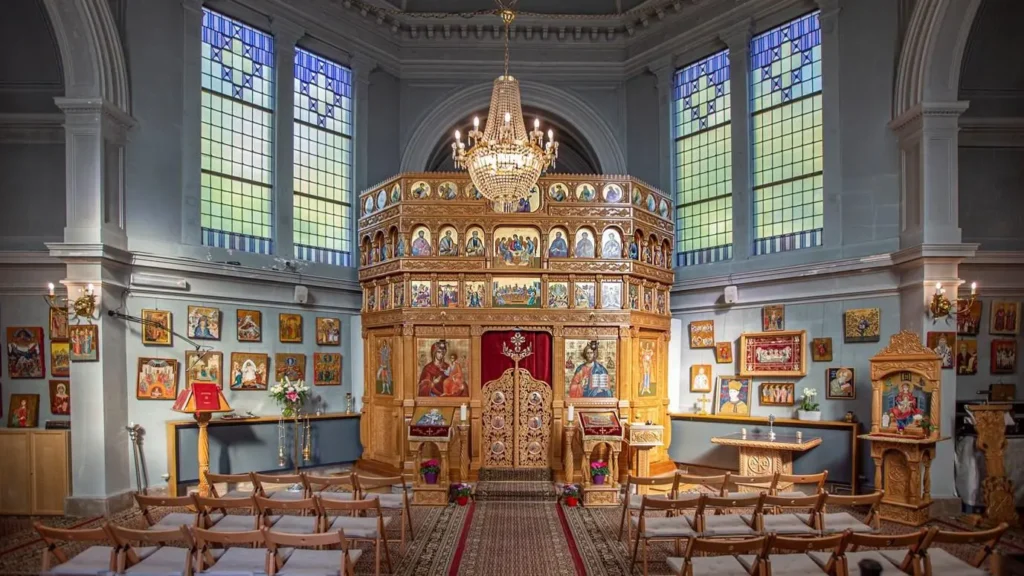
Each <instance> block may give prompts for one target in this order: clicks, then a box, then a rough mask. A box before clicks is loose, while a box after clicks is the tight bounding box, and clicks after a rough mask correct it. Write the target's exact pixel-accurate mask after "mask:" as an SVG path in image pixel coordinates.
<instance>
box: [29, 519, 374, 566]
mask: <svg viewBox="0 0 1024 576" xmlns="http://www.w3.org/2000/svg"><path fill="white" fill-rule="evenodd" d="M36 530H37V531H38V532H39V534H40V536H42V539H43V542H44V543H45V544H46V549H45V550H44V552H43V566H42V573H43V574H54V575H56V574H61V575H75V576H113V575H122V574H131V575H132V576H172V575H174V576H193V574H203V575H205V576H256V575H261V574H267V575H268V576H310V575H313V574H317V575H327V574H337V575H339V576H354V575H355V564H356V563H357V562H358V561H359V558H360V557H361V556H362V550H359V549H357V548H352V547H351V546H350V543H349V538H348V537H346V534H345V531H344V529H339V530H332V531H326V532H322V533H315V534H292V533H285V532H278V531H275V530H273V529H271V528H267V527H263V528H260V529H258V530H247V531H241V532H218V531H214V530H207V529H204V528H199V527H196V526H179V527H178V528H167V529H158V530H155V529H151V530H135V529H131V528H125V527H122V526H117V525H114V524H110V523H106V524H104V525H103V526H101V527H99V528H86V529H78V530H61V529H58V528H48V527H46V526H43V525H42V524H40V523H38V522H37V523H36ZM61 541H70V542H85V543H96V545H93V546H90V547H89V548H87V549H86V550H85V551H83V552H81V553H80V554H78V555H76V556H74V557H73V558H69V557H68V556H67V554H66V553H65V552H64V551H63V550H62V549H61V548H60V542H61ZM108 544H112V545H108ZM53 560H56V561H57V563H56V564H54V562H53ZM389 571H390V567H389ZM378 573H379V566H378Z"/></svg>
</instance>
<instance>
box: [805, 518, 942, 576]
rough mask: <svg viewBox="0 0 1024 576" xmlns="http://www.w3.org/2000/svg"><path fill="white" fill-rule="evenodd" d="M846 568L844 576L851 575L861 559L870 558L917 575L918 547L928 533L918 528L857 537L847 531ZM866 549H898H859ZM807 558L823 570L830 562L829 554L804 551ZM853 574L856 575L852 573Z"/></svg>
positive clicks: (918, 564) (857, 535)
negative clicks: (862, 548)
mask: <svg viewBox="0 0 1024 576" xmlns="http://www.w3.org/2000/svg"><path fill="white" fill-rule="evenodd" d="M846 534H847V539H846V544H847V552H846V554H845V556H846V569H845V570H844V571H843V573H844V574H849V573H850V572H855V569H854V567H855V566H857V564H858V563H860V561H861V560H866V559H871V560H874V561H876V562H878V563H880V564H881V565H882V566H883V567H884V566H896V567H897V568H899V569H900V571H902V572H903V573H904V574H914V575H915V576H918V575H919V574H920V573H921V572H920V569H919V566H920V563H919V562H918V561H917V557H918V554H919V550H920V549H921V544H922V543H923V542H924V538H925V536H927V534H928V531H927V530H926V529H924V528H922V529H921V530H920V531H918V532H908V533H906V534H885V535H881V534H859V533H856V532H847V533H846ZM862 546H863V547H866V548H873V549H877V548H899V549H900V550H860V547H862ZM807 555H808V556H810V557H811V559H812V560H814V562H815V563H816V564H817V565H818V566H821V567H822V569H824V567H825V566H827V565H828V563H829V560H830V559H831V556H832V555H831V554H830V553H826V552H813V551H812V552H808V553H807ZM855 573H856V572H855Z"/></svg>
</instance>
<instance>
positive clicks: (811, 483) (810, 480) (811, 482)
mask: <svg viewBox="0 0 1024 576" xmlns="http://www.w3.org/2000/svg"><path fill="white" fill-rule="evenodd" d="M827 478H828V470H825V471H823V472H821V473H820V474H779V479H778V480H777V481H776V482H775V487H776V494H775V495H777V496H791V497H794V498H796V497H800V496H807V495H810V494H817V493H818V492H821V491H822V490H824V489H825V480H826V479H827ZM780 486H785V487H786V488H785V489H783V488H780ZM797 486H806V489H805V490H803V491H801V490H797V489H796V488H797Z"/></svg>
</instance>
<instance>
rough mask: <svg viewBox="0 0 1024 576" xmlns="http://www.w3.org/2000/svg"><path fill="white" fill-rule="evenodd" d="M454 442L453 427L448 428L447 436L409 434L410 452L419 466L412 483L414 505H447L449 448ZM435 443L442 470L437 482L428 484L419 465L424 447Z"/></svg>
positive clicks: (449, 480) (415, 463)
mask: <svg viewBox="0 0 1024 576" xmlns="http://www.w3.org/2000/svg"><path fill="white" fill-rule="evenodd" d="M451 443H452V427H449V428H448V435H447V436H438V437H419V436H413V435H412V434H410V435H409V454H410V455H411V456H412V460H413V462H414V465H415V466H416V467H417V474H416V479H415V480H413V485H412V504H413V506H447V505H448V485H449V483H450V482H451V479H450V478H451V477H450V475H449V472H448V449H449V447H450V446H451ZM428 444H433V445H434V446H437V450H438V452H440V453H441V458H440V460H441V472H440V473H439V474H438V475H437V484H427V483H426V481H424V480H423V476H422V475H421V474H419V465H420V462H422V461H423V448H424V447H425V446H426V445H428Z"/></svg>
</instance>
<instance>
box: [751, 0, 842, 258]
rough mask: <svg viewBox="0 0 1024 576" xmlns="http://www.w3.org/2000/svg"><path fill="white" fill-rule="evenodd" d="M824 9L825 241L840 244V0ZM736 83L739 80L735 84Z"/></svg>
mask: <svg viewBox="0 0 1024 576" xmlns="http://www.w3.org/2000/svg"><path fill="white" fill-rule="evenodd" d="M817 2H818V7H819V8H820V9H821V12H820V15H819V20H820V22H821V114H822V119H821V123H822V140H823V142H824V148H823V150H822V153H823V154H824V158H822V170H823V173H822V180H823V187H824V198H825V205H824V220H823V225H824V227H825V230H824V232H823V234H824V238H823V244H824V245H825V246H840V245H842V242H843V212H842V207H843V204H842V196H841V194H842V191H843V165H842V150H841V145H842V139H841V138H840V134H839V127H840V124H841V118H842V110H841V106H842V102H841V100H840V97H839V94H840V92H839V90H840V86H839V77H840V72H839V65H840V62H841V58H840V54H839V23H840V18H839V11H840V8H839V0H817ZM734 86H735V84H734Z"/></svg>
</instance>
